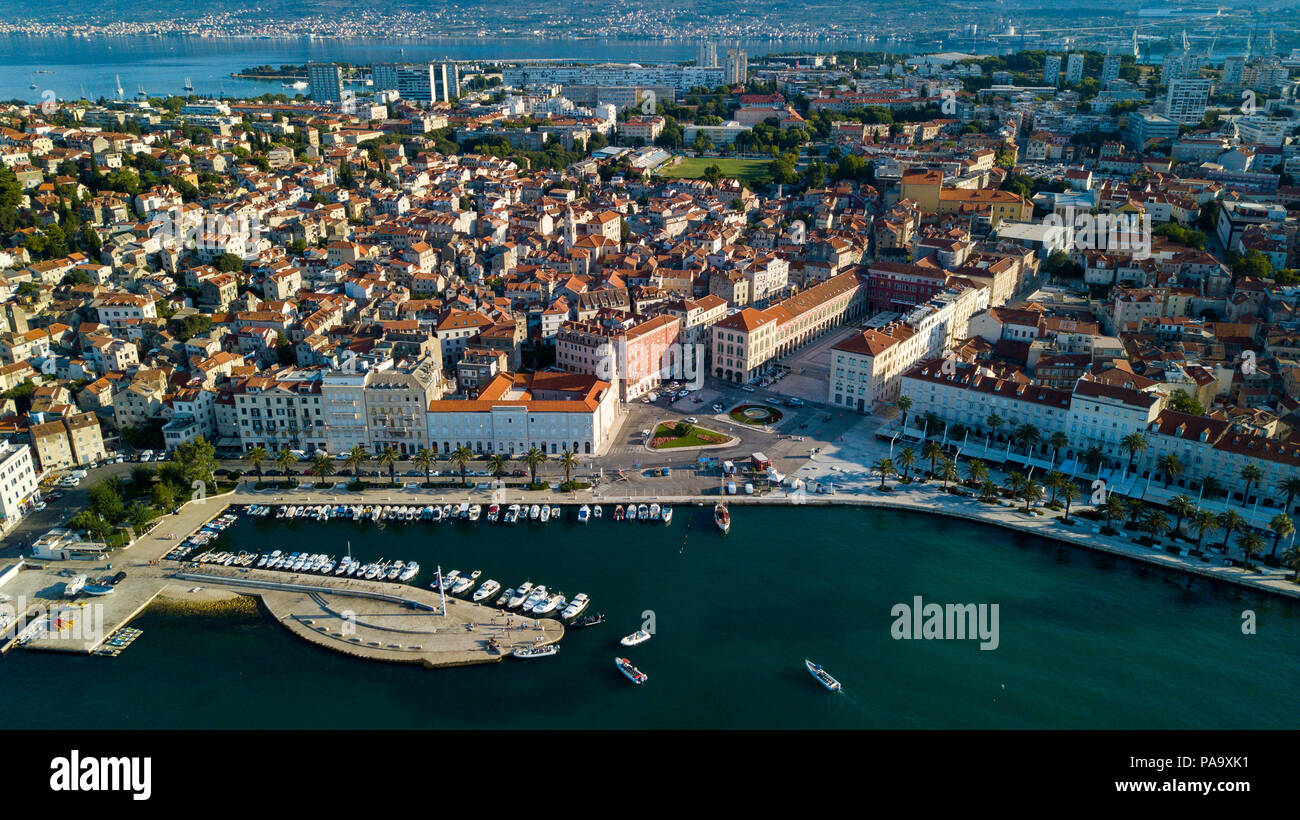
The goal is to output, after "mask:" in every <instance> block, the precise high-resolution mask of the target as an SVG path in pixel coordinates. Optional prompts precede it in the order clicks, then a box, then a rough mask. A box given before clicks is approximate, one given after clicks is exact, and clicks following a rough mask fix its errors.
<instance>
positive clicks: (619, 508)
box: [614, 504, 623, 521]
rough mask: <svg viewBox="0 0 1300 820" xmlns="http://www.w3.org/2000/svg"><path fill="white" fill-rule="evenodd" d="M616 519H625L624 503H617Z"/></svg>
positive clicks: (615, 509)
mask: <svg viewBox="0 0 1300 820" xmlns="http://www.w3.org/2000/svg"><path fill="white" fill-rule="evenodd" d="M614 520H615V521H622V520H623V505H622V504H617V505H615V507H614Z"/></svg>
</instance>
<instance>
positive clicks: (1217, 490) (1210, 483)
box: [1201, 475, 1223, 498]
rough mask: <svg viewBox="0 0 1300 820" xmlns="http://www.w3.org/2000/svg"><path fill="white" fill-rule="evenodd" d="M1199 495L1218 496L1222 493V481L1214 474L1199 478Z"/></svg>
mask: <svg viewBox="0 0 1300 820" xmlns="http://www.w3.org/2000/svg"><path fill="white" fill-rule="evenodd" d="M1201 495H1202V496H1204V497H1205V498H1218V497H1219V496H1221V495H1223V482H1221V481H1219V479H1217V478H1215V477H1214V476H1212V475H1210V476H1206V477H1205V478H1203V479H1201Z"/></svg>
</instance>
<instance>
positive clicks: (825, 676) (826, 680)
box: [803, 658, 840, 692]
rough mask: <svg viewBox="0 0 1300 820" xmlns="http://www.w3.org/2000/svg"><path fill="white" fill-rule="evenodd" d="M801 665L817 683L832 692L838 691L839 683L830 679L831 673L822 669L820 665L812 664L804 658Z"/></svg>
mask: <svg viewBox="0 0 1300 820" xmlns="http://www.w3.org/2000/svg"><path fill="white" fill-rule="evenodd" d="M803 663H804V666H806V667H808V671H809V672H811V673H812V676H813V677H814V678H816V679H817V682H818V683H820V684H821V685H822V686H825V687H826V688H827V689H829V690H831V691H832V692H838V691H840V682H839V681H837V680H835V678H833V677H831V673H830V672H827V671H826V670H825V669H823V668H822V666H821V664H819V663H813V662H812V661H810V660H808V659H807V658H804V661H803Z"/></svg>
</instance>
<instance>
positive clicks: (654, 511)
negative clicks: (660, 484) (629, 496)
mask: <svg viewBox="0 0 1300 820" xmlns="http://www.w3.org/2000/svg"><path fill="white" fill-rule="evenodd" d="M649 512H650V518H649V520H650V521H658V520H659V505H658V504H651V505H650V510H649ZM642 517H643V518H644V516H642Z"/></svg>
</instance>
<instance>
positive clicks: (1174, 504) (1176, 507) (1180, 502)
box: [1169, 495, 1196, 535]
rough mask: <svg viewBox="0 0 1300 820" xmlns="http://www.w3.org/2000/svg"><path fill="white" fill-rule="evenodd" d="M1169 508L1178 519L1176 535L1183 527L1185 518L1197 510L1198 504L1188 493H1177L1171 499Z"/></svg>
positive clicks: (1175, 527) (1175, 526) (1175, 528)
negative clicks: (1193, 501) (1194, 502)
mask: <svg viewBox="0 0 1300 820" xmlns="http://www.w3.org/2000/svg"><path fill="white" fill-rule="evenodd" d="M1169 509H1170V510H1172V511H1173V513H1174V515H1175V516H1177V517H1178V520H1177V521H1176V522H1175V523H1174V535H1177V534H1178V531H1179V530H1181V529H1182V528H1183V519H1184V518H1186V517H1187V516H1189V515H1191V514H1192V513H1194V512H1196V505H1195V504H1193V503H1192V499H1191V497H1190V496H1188V495H1176V496H1174V497H1173V498H1171V499H1169Z"/></svg>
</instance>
